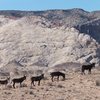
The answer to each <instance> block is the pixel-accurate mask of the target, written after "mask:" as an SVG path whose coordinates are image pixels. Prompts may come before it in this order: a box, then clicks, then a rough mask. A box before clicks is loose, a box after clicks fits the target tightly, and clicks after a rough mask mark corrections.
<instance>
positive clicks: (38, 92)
mask: <svg viewBox="0 0 100 100" xmlns="http://www.w3.org/2000/svg"><path fill="white" fill-rule="evenodd" d="M45 77H46V76H45ZM98 79H100V71H98V70H96V69H94V70H92V74H86V75H81V73H80V72H71V71H70V72H68V73H66V80H65V81H62V79H61V78H60V81H57V80H56V79H55V81H54V82H52V81H51V79H50V77H46V78H45V80H42V81H41V85H40V86H38V85H37V83H35V86H33V87H31V85H30V80H29V78H27V80H26V81H24V82H23V87H19V84H16V88H15V89H14V88H12V87H10V86H9V85H8V86H7V87H5V86H3V85H0V100H100V86H97V85H96V80H98Z"/></svg>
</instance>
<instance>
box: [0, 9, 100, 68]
mask: <svg viewBox="0 0 100 100" xmlns="http://www.w3.org/2000/svg"><path fill="white" fill-rule="evenodd" d="M95 13H96V12H91V13H90V12H86V11H84V10H82V9H72V10H53V11H52V10H51V11H39V12H32V11H30V12H24V11H1V12H0V16H1V17H0V26H1V27H0V67H3V66H7V65H9V63H10V64H11V62H12V63H14V62H16V63H17V64H18V65H19V66H27V67H28V66H55V65H57V64H62V63H66V62H77V63H86V62H96V63H97V64H99V63H100V60H99V59H100V38H99V37H100V33H99V32H100V28H99V27H100V23H99V17H100V16H99V12H97V13H98V14H95ZM16 63H15V65H16Z"/></svg>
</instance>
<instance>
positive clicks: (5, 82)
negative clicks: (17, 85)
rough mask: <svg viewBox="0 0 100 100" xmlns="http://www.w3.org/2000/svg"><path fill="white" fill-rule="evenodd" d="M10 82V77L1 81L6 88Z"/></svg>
mask: <svg viewBox="0 0 100 100" xmlns="http://www.w3.org/2000/svg"><path fill="white" fill-rule="evenodd" d="M9 80H10V77H8V78H7V79H3V80H0V84H3V85H5V86H6V85H7V84H8V81H9Z"/></svg>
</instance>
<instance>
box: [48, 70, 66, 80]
mask: <svg viewBox="0 0 100 100" xmlns="http://www.w3.org/2000/svg"><path fill="white" fill-rule="evenodd" d="M50 75H51V80H52V82H53V81H54V80H53V78H54V77H55V76H57V80H58V81H59V76H62V77H63V80H65V74H64V73H62V72H59V71H58V72H52V73H50Z"/></svg>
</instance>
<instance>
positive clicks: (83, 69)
mask: <svg viewBox="0 0 100 100" xmlns="http://www.w3.org/2000/svg"><path fill="white" fill-rule="evenodd" d="M93 67H95V63H92V64H88V65H82V68H81V71H82V74H85V70H88V73H89V74H91V69H92V68H93Z"/></svg>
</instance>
